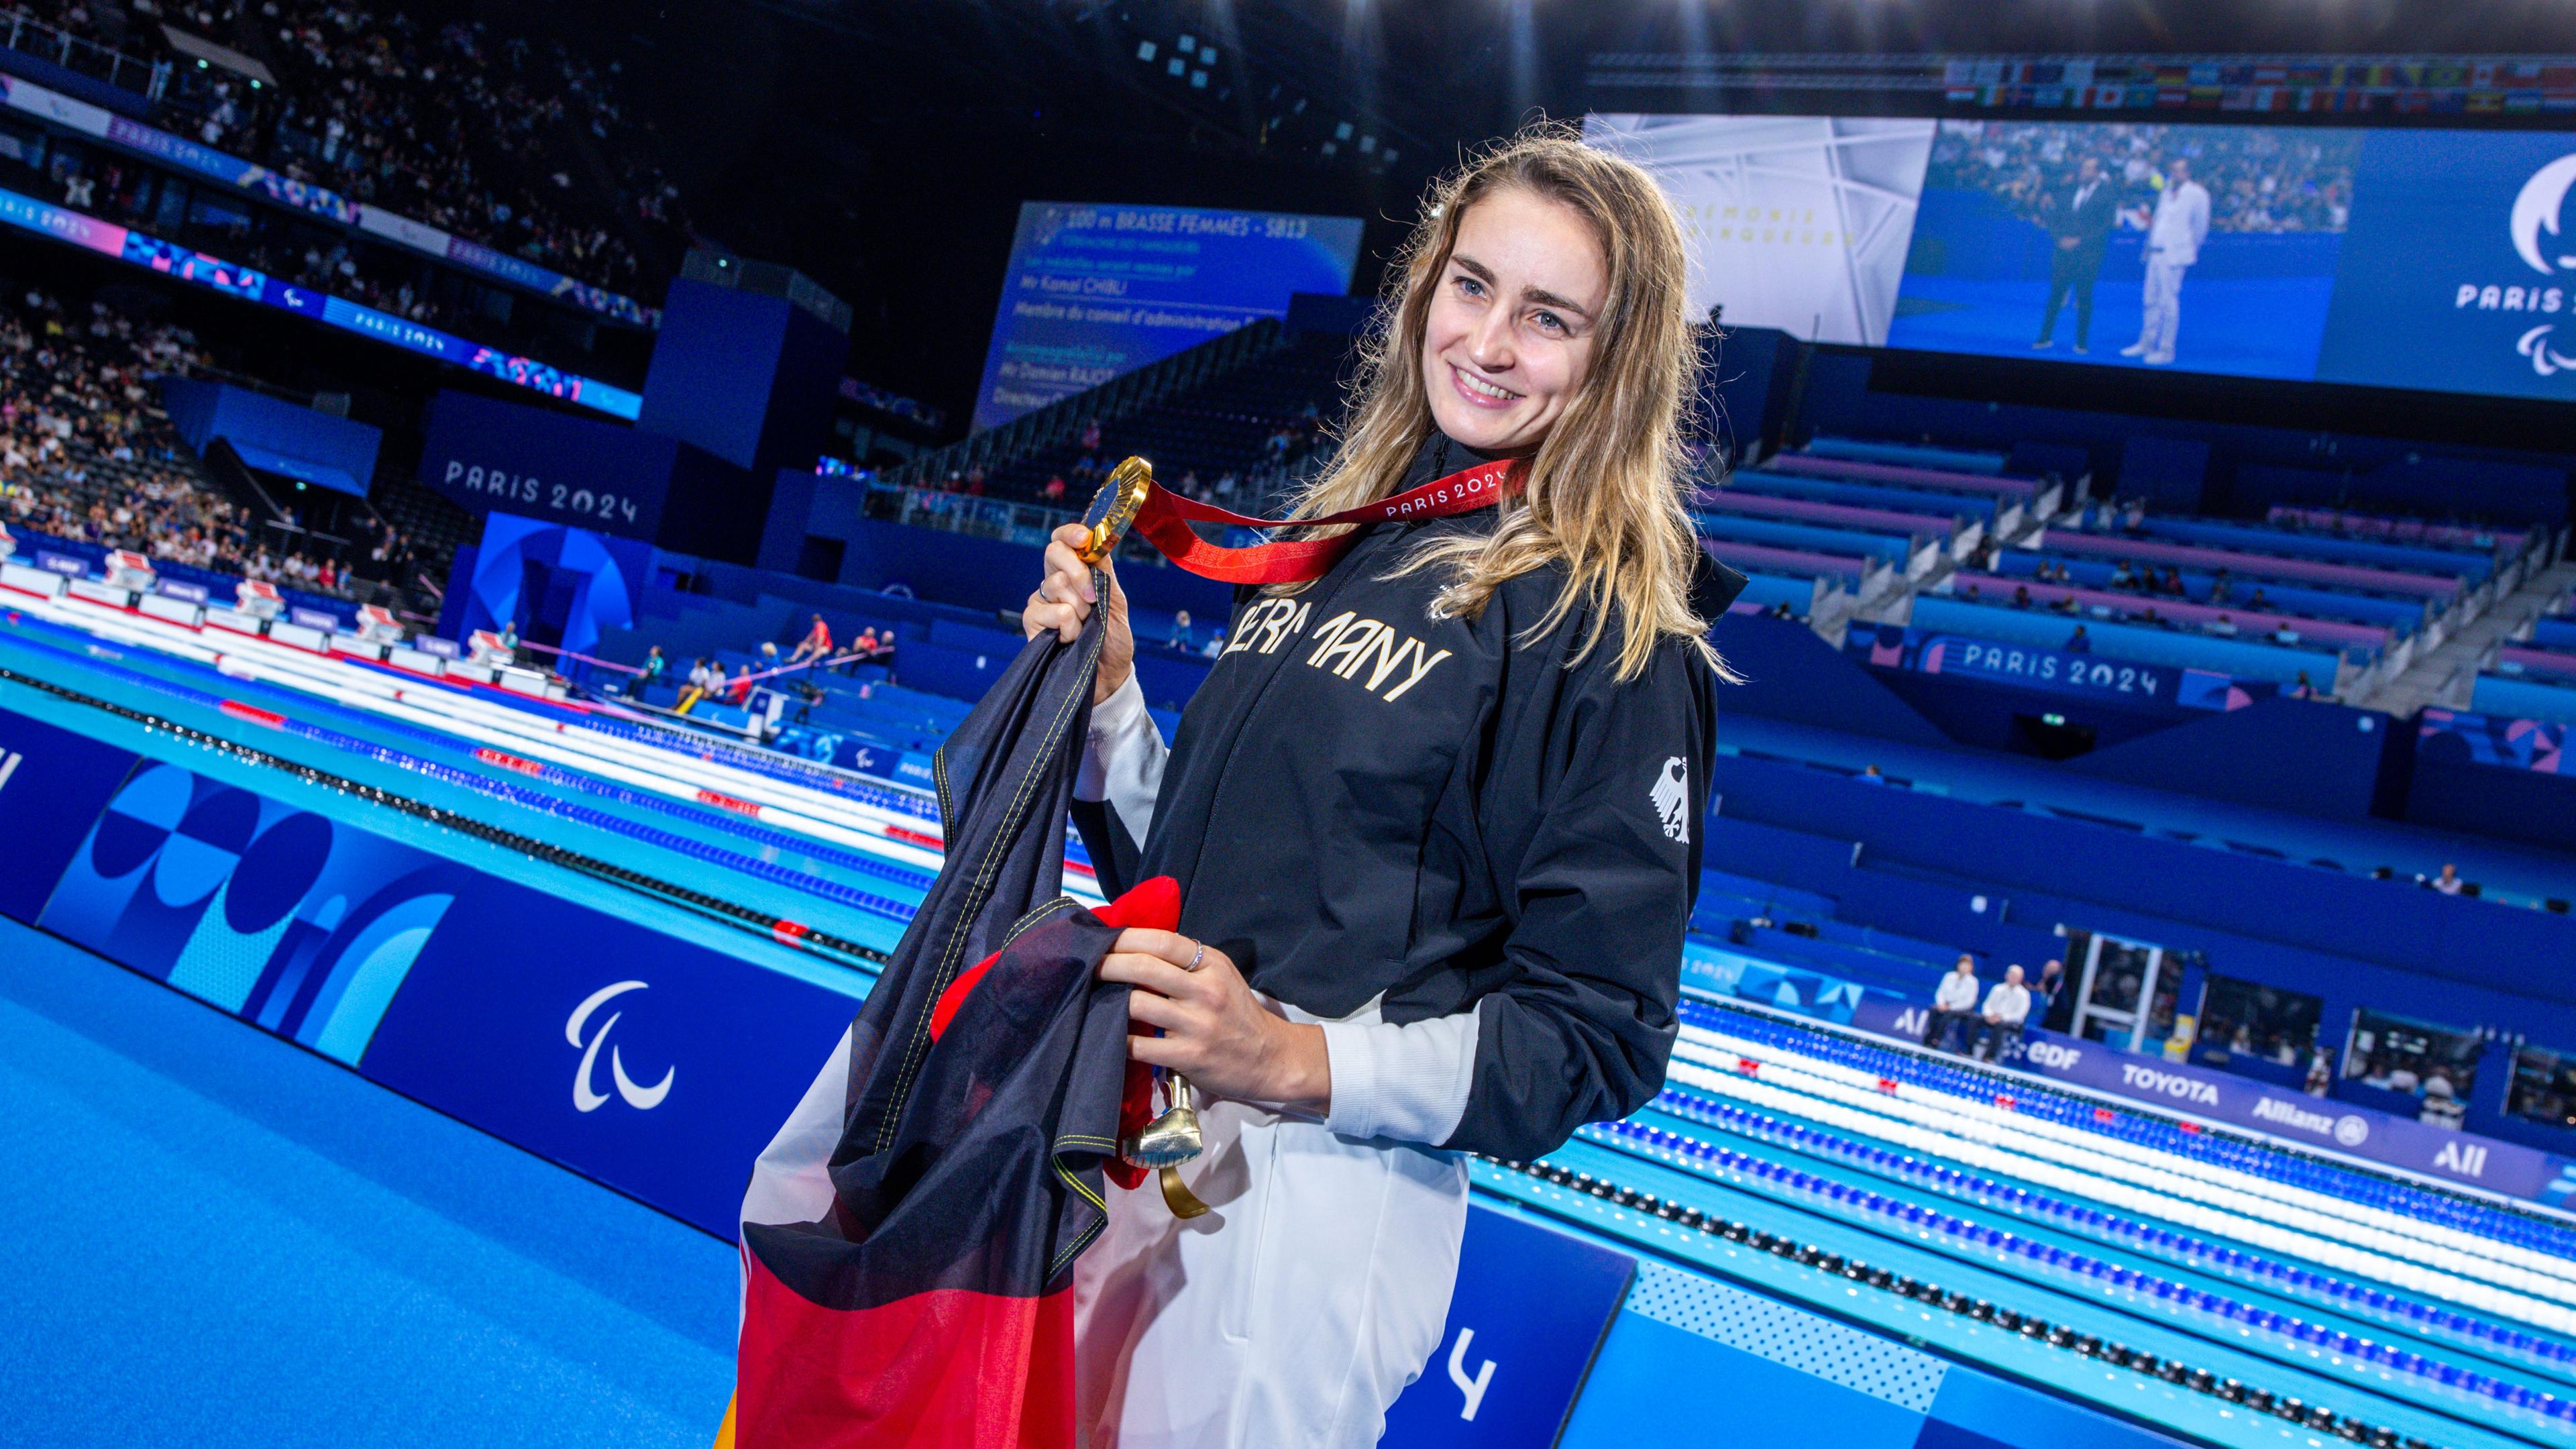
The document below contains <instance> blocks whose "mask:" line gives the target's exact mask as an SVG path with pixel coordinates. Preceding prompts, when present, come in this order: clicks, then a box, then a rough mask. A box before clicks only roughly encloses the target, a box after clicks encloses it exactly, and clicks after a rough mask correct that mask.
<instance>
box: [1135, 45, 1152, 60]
mask: <svg viewBox="0 0 2576 1449" xmlns="http://www.w3.org/2000/svg"><path fill="white" fill-rule="evenodd" d="M1136 58H1137V59H1138V60H1145V61H1150V60H1152V59H1153V58H1154V42H1152V41H1150V40H1140V41H1137V42H1136Z"/></svg>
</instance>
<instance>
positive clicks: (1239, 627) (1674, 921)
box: [1024, 128, 1742, 1449]
mask: <svg viewBox="0 0 2576 1449" xmlns="http://www.w3.org/2000/svg"><path fill="white" fill-rule="evenodd" d="M1683 267H1684V260H1683V249H1682V240H1681V234H1680V229H1679V227H1678V225H1677V224H1676V222H1675V220H1674V217H1673V213H1672V211H1671V209H1670V207H1669V206H1668V204H1667V203H1666V202H1665V200H1664V198H1663V196H1662V194H1661V193H1660V192H1658V191H1657V190H1656V188H1655V185H1654V183H1653V182H1652V181H1651V180H1650V179H1649V178H1648V177H1647V176H1646V174H1645V173H1644V172H1642V171H1640V170H1638V169H1637V168H1636V167H1634V166H1632V165H1630V164H1629V163H1627V162H1625V161H1622V160H1619V159H1617V158H1615V157H1612V156H1609V155H1606V154H1603V153H1601V152H1597V151H1593V150H1590V149H1588V148H1586V147H1584V146H1583V145H1582V144H1580V142H1579V141H1577V140H1575V139H1574V138H1573V137H1572V136H1571V135H1569V134H1567V133H1566V132H1564V131H1563V130H1561V129H1557V128H1548V129H1544V130H1539V131H1534V132H1531V133H1527V134H1524V135H1522V136H1520V137H1518V138H1516V139H1514V140H1512V141H1510V142H1508V143H1505V144H1502V145H1500V146H1498V147H1497V148H1495V149H1494V150H1492V151H1490V152H1489V153H1487V154H1485V155H1483V156H1482V157H1480V158H1478V159H1476V160H1475V161H1473V162H1472V163H1471V164H1469V165H1468V166H1467V167H1466V168H1465V169H1463V170H1462V171H1461V172H1460V173H1458V174H1457V175H1455V176H1452V177H1450V178H1449V179H1447V180H1446V181H1444V182H1443V183H1442V184H1441V185H1439V186H1438V187H1437V188H1435V190H1434V192H1433V194H1432V196H1431V197H1430V199H1429V203H1428V205H1427V207H1426V210H1425V214H1424V218H1423V220H1422V222H1421V223H1420V225H1419V226H1418V227H1417V228H1416V230H1415V233H1414V235H1413V238H1412V241H1411V243H1410V245H1409V246H1408V248H1407V250H1406V252H1405V253H1404V255H1403V257H1402V259H1401V262H1400V265H1399V266H1398V267H1397V269H1396V273H1395V276H1394V278H1393V279H1392V281H1391V283H1390V294H1391V295H1390V297H1389V306H1388V307H1387V308H1386V309H1385V315H1384V317H1383V318H1382V320H1381V323H1380V327H1379V330H1378V331H1377V333H1376V334H1375V335H1374V336H1373V338H1372V340H1371V343H1370V346H1369V348H1368V352H1367V354H1366V358H1365V363H1366V366H1365V369H1364V371H1363V373H1362V376H1361V380H1360V382H1359V385H1358V389H1357V392H1356V395H1355V397H1354V401H1353V412H1352V415H1351V418H1350V422H1349V426H1348V429H1347V434H1346V436H1345V439H1344V441H1343V445H1342V448H1341V452H1340V455H1339V459H1338V461H1337V462H1336V463H1335V464H1334V465H1333V467H1332V468H1331V469H1330V471H1328V472H1327V473H1326V474H1325V475H1324V476H1323V477H1321V478H1320V479H1319V480H1318V481H1317V482H1316V483H1315V484H1314V485H1313V487H1312V488H1311V489H1310V490H1309V491H1308V492H1307V494H1306V495H1305V496H1304V497H1303V498H1302V499H1301V500H1300V502H1299V505H1298V510H1297V511H1298V514H1299V515H1300V516H1307V517H1313V516H1317V515H1321V514H1325V513H1330V512H1333V511H1336V510H1339V509H1343V508H1348V507H1352V506H1355V505H1359V504H1363V503H1367V502H1371V501H1374V500H1377V499H1381V498H1385V497H1388V496H1390V495H1393V494H1395V493H1398V492H1401V491H1403V490H1405V489H1408V488H1411V487H1413V486H1415V485H1418V484H1421V483H1424V482H1427V481H1430V480H1435V479H1439V478H1442V477H1444V476H1446V475H1448V474H1451V473H1454V472H1458V471H1460V470H1463V469H1466V468H1468V467H1470V466H1473V465H1476V464H1478V463H1481V462H1487V461H1491V460H1493V459H1496V458H1503V457H1508V458H1512V459H1519V460H1525V463H1526V467H1525V469H1522V470H1519V471H1518V474H1517V481H1516V485H1515V487H1514V488H1513V489H1512V490H1511V493H1510V496H1508V497H1507V498H1506V499H1505V500H1504V501H1503V502H1502V503H1501V504H1500V505H1499V506H1497V507H1494V508H1487V509H1483V510H1480V511H1478V512H1476V513H1472V514H1467V515H1463V516H1458V517H1451V518H1445V519H1439V520H1433V521H1425V522H1406V523H1392V524H1378V525H1373V526H1370V527H1367V528H1365V529H1363V530H1362V531H1361V536H1360V537H1359V538H1358V539H1357V540H1356V542H1354V543H1353V544H1352V546H1351V547H1350V549H1349V551H1348V552H1347V553H1345V554H1344V555H1343V556H1342V557H1341V559H1340V560H1339V562H1338V563H1337V564H1335V565H1334V566H1333V568H1332V570H1331V572H1329V573H1328V574H1326V575H1325V576H1324V577H1322V578H1321V579H1318V580H1316V581H1315V582H1313V583H1311V584H1307V585H1303V586H1300V587H1295V588H1273V589H1271V590H1268V591H1265V592H1261V593H1249V594H1247V595H1246V596H1245V597H1243V598H1241V599H1240V600H1238V602H1237V605H1236V609H1235V613H1234V618H1233V620H1232V622H1231V623H1230V624H1229V625H1228V627H1227V629H1226V639H1227V641H1228V642H1227V645H1226V648H1225V651H1224V652H1223V654H1221V655H1220V656H1219V657H1218V659H1217V662H1216V665H1215V667H1214V668H1213V670H1211V672H1210V674H1209V676H1208V680H1207V683H1206V684H1205V685H1204V686H1203V687H1202V688H1201V689H1200V690H1199V692H1198V695H1197V696H1196V697H1195V698H1194V699H1193V700H1192V701H1191V702H1190V705H1189V708H1188V710H1187V712H1186V713H1185V714H1184V715H1183V716H1182V720H1181V727H1180V731H1179V734H1178V736H1177V737H1176V738H1175V739H1174V740H1173V742H1172V743H1171V745H1170V747H1169V748H1168V749H1167V748H1166V747H1165V745H1164V742H1163V740H1162V739H1161V737H1160V735H1159V734H1158V733H1157V730H1156V727H1155V725H1154V723H1153V721H1152V720H1151V718H1150V717H1148V716H1147V714H1146V712H1145V709H1144V705H1143V701H1142V698H1141V696H1140V695H1139V693H1138V690H1137V686H1136V684H1135V681H1134V678H1133V668H1132V660H1133V654H1134V645H1133V641H1132V640H1131V639H1130V637H1129V635H1128V631H1127V625H1126V617H1125V615H1126V605H1125V600H1124V598H1123V596H1122V595H1121V594H1120V593H1119V591H1118V587H1117V582H1116V580H1115V578H1114V577H1112V578H1111V579H1110V580H1109V589H1108V601H1107V603H1108V615H1107V620H1108V626H1109V630H1110V639H1109V641H1108V643H1107V645H1106V646H1105V647H1104V649H1103V651H1102V656H1101V665H1100V674H1099V683H1098V687H1097V707H1096V709H1095V711H1094V714H1093V717H1092V727H1091V739H1090V745H1089V755H1088V757H1087V759H1086V762H1085V765H1086V768H1085V771H1084V780H1083V783H1082V785H1081V787H1079V788H1078V789H1077V791H1076V794H1077V796H1078V797H1080V798H1081V799H1084V800H1088V801H1095V802H1097V804H1096V805H1095V806H1091V807H1087V808H1086V809H1085V810H1084V812H1083V815H1082V817H1081V818H1082V820H1083V823H1084V825H1085V833H1086V836H1088V837H1089V838H1090V839H1091V841H1092V845H1093V850H1092V853H1093V857H1094V861H1095V863H1096V864H1098V865H1100V866H1101V867H1102V871H1103V875H1104V880H1105V882H1106V883H1108V884H1123V883H1124V882H1125V881H1130V880H1136V879H1142V878H1144V877H1147V876H1151V875H1158V874H1160V875H1170V876H1173V877H1175V878H1176V879H1177V880H1178V881H1179V882H1180V884H1181V888H1182V898H1183V901H1184V907H1183V911H1182V918H1181V929H1180V930H1179V931H1178V932H1165V931H1128V932H1126V933H1124V934H1123V935H1122V936H1121V937H1120V939H1119V941H1118V943H1117V948H1116V950H1115V951H1114V952H1113V953H1112V954H1111V955H1110V956H1109V957H1108V958H1107V959H1106V960H1105V961H1104V962H1103V964H1102V966H1101V976H1102V978H1103V979H1104V980H1109V981H1120V982H1127V983H1130V984H1132V985H1133V986H1134V987H1135V990H1134V993H1133V998H1132V1005H1131V1008H1130V1011H1131V1014H1132V1017H1133V1019H1134V1020H1135V1022H1136V1023H1137V1024H1138V1026H1139V1034H1138V1035H1136V1036H1135V1037H1133V1038H1131V1050H1132V1051H1133V1052H1134V1054H1135V1055H1136V1056H1137V1057H1139V1058H1141V1059H1144V1060H1146V1061H1150V1062H1154V1063H1157V1064H1159V1065H1163V1066H1168V1067H1171V1068H1174V1069H1176V1070H1178V1071H1181V1072H1185V1073H1187V1074H1188V1076H1189V1078H1190V1079H1191V1081H1192V1082H1194V1083H1195V1084H1196V1086H1197V1088H1198V1089H1199V1092H1200V1094H1201V1098H1202V1106H1203V1111H1202V1114H1201V1115H1202V1120H1203V1122H1204V1123H1205V1126H1206V1129H1207V1137H1208V1150H1207V1151H1206V1153H1205V1154H1204V1155H1203V1156H1202V1157H1200V1158H1199V1160H1198V1161H1197V1162H1195V1163H1193V1164H1191V1165H1190V1167H1188V1168H1187V1169H1185V1171H1184V1175H1185V1177H1186V1179H1187V1181H1188V1183H1189V1185H1190V1187H1191V1189H1192V1191H1193V1192H1195V1193H1196V1194H1197V1196H1198V1197H1199V1198H1201V1199H1203V1200H1204V1201H1205V1202H1207V1203H1208V1204H1209V1205H1210V1207H1211V1208H1212V1209H1213V1211H1211V1212H1209V1213H1208V1214H1207V1215H1206V1216H1204V1217H1198V1218H1194V1219H1190V1220H1186V1221H1184V1220H1181V1219H1178V1218H1176V1217H1174V1216H1173V1214H1172V1213H1171V1211H1170V1210H1169V1209H1168V1208H1167V1207H1166V1206H1165V1204H1164V1201H1163V1199H1162V1197H1161V1196H1160V1194H1159V1193H1157V1192H1156V1191H1155V1190H1154V1187H1153V1186H1152V1185H1151V1184H1150V1183H1149V1184H1148V1185H1147V1187H1146V1188H1145V1189H1144V1190H1142V1191H1140V1192H1136V1193H1123V1194H1116V1195H1114V1196H1113V1198H1112V1201H1111V1205H1110V1221H1109V1225H1108V1227H1107V1229H1106V1230H1105V1231H1104V1233H1103V1235H1102V1237H1101V1240H1100V1241H1099V1242H1098V1243H1097V1244H1095V1245H1094V1246H1093V1247H1092V1248H1091V1249H1090V1251H1089V1252H1088V1253H1087V1254H1086V1255H1085V1256H1084V1257H1083V1259H1082V1260H1081V1262H1080V1264H1079V1266H1078V1267H1077V1270H1076V1282H1075V1295H1076V1309H1075V1312H1076V1324H1077V1326H1076V1335H1077V1342H1078V1344H1079V1352H1078V1355H1077V1357H1078V1372H1079V1378H1080V1383H1079V1390H1080V1394H1081V1414H1082V1422H1083V1424H1084V1425H1085V1428H1086V1434H1087V1442H1088V1443H1090V1444H1091V1445H1093V1446H1096V1449H1106V1446H1110V1445H1118V1446H1124V1449H1148V1446H1173V1449H1183V1446H1189V1449H1195V1446H1209V1449H1217V1446H1236V1445H1246V1446H1249V1445H1259V1446H1265V1449H1267V1446H1288V1445H1364V1444H1373V1443H1375V1442H1376V1441H1377V1438H1378V1434H1379V1431H1380V1429H1381V1428H1382V1427H1383V1424H1384V1421H1385V1414H1386V1410H1387V1407H1388V1405H1390V1404H1391V1403H1392V1402H1393V1401H1394V1399H1395V1397H1396V1395H1397V1394H1398V1393H1399V1392H1400V1391H1402V1390H1403V1388H1404V1386H1405V1385H1406V1384H1408V1383H1410V1382H1411V1381H1412V1380H1413V1379H1414V1378H1415V1377H1416V1376H1417V1375H1419V1374H1420V1373H1421V1371H1422V1366H1423V1363H1424V1361H1425V1360H1426V1358H1427V1357H1428V1356H1429V1355H1430V1353H1431V1352H1432V1350H1433V1349H1434V1348H1435V1347H1437V1345H1438V1342H1439V1339H1440V1335H1441V1329H1442V1324H1443V1321H1444V1319H1445V1317H1446V1315H1447V1312H1448V1303H1449V1295H1450V1290H1451V1287H1452V1284H1453V1282H1454V1280H1455V1277H1456V1273H1457V1264H1458V1249H1459V1239H1460V1234H1461V1232H1462V1231H1463V1229H1464V1226H1465V1222H1466V1214H1467V1166H1466V1159H1465V1157H1464V1156H1463V1155H1462V1154H1464V1153H1469V1152H1478V1153H1486V1154H1490V1155H1493V1156H1496V1157H1501V1158H1512V1159H1524V1160H1525V1159H1529V1158H1533V1157H1536V1156H1538V1155H1540V1154H1542V1153H1545V1152H1548V1151H1550V1150H1552V1149H1554V1148H1555V1147H1557V1146H1558V1145H1559V1144H1561V1143H1563V1142H1564V1141H1565V1140H1566V1138H1567V1136H1568V1135H1569V1134H1570V1133H1571V1132H1573V1130H1574V1129H1575V1128H1576V1127H1577V1126H1579V1125H1580V1124H1582V1123H1585V1122H1592V1121H1600V1120H1605V1119H1610V1118H1616V1117H1621V1116H1624V1115H1626V1114H1627V1113H1629V1112H1631V1111H1633V1110H1635V1109H1636V1108H1637V1107H1638V1106H1640V1105H1641V1104H1643V1103H1644V1102H1645V1101H1646V1100H1647V1099H1648V1098H1650V1097H1652V1096H1653V1095H1654V1094H1655V1092H1656V1091H1657V1090H1658V1089H1659V1088H1660V1087H1661V1086H1662V1084H1663V1079H1664V1067H1665V1062H1666V1060H1667V1057H1668V1055H1669V1053H1670V1051H1671V1049H1672V1043H1673V1038H1674V1032H1675V1026H1674V1002H1675V998H1676V996H1677V994H1678V989H1679V974H1680V960H1681V942H1682V932H1683V928H1684V926H1685V924H1686V923H1687V922H1688V921H1689V919H1690V911H1691V901H1692V897H1693V894H1694V892H1695V889H1696V886H1697V884H1698V879H1699V847H1700V823H1701V822H1700V811H1701V807H1702V803H1703V800H1704V797H1705V792H1706V780H1707V765H1708V757H1709V751H1710V747H1711V740H1712V734H1713V730H1714V725H1715V715H1716V703H1715V686H1716V685H1717V683H1718V681H1719V679H1720V678H1721V674H1722V669H1723V666H1722V665H1721V664H1720V663H1719V661H1718V660H1717V658H1716V656H1715V655H1714V654H1713V653H1711V651H1710V649H1709V647H1708V645H1707V643H1706V642H1705V641H1704V639H1703V635H1704V633H1705V631H1706V627H1707V625H1706V622H1705V621H1706V618H1707V617H1708V615H1709V614H1711V613H1713V612H1715V611H1718V610H1722V609H1723V608H1724V607H1725V602H1726V600H1727V599H1728V598H1730V597H1731V596H1732V589H1731V588H1729V587H1728V583H1729V582H1731V583H1732V584H1733V586H1734V587H1741V583H1742V581H1741V579H1740V578H1737V579H1731V580H1729V579H1728V578H1727V577H1726V576H1724V575H1723V574H1722V573H1712V571H1711V568H1710V566H1708V565H1706V564H1705V562H1704V559H1703V555H1702V554H1701V552H1700V550H1699V549H1698V548H1697V546H1696V545H1695V543H1694V542H1693V539H1692V536H1691V530H1690V524H1689V519H1688V517H1687V515H1686V514H1685V513H1684V512H1683V509H1682V501H1681V495H1680V486H1679V484H1678V483H1677V481H1676V480H1677V476H1678V471H1677V466H1676V460H1677V458H1678V456H1679V453H1678V437H1677V433H1678V426H1679V422H1680V418H1681V412H1682V407H1683V400H1684V399H1685V398H1686V397H1688V396H1689V391H1688V389H1689V385H1690V382H1691V373H1692V362H1693V358H1694V356H1695V352H1694V340H1693V336H1692V331H1691V325H1690V320H1689V318H1688V317H1687V315H1686V313H1685V309H1684V303H1683V280H1684V278H1683ZM1075 541H1076V535H1075V534H1074V533H1071V532H1068V533H1060V534H1059V535H1058V541H1057V542H1056V543H1055V544H1054V545H1053V546H1051V547H1050V548H1049V549H1048V551H1047V574H1046V577H1045V580H1044V582H1043V583H1042V584H1041V586H1040V587H1039V589H1038V591H1037V592H1036V593H1035V594H1032V595H1031V596H1030V599H1029V603H1028V607H1027V610H1026V613H1025V615H1024V623H1025V626H1026V627H1027V629H1028V631H1029V632H1030V634H1032V635H1035V634H1036V633H1038V632H1039V631H1041V630H1047V629H1054V630H1057V631H1060V632H1061V633H1063V634H1064V635H1065V636H1066V637H1068V638H1070V637H1071V636H1072V634H1073V633H1074V632H1075V631H1077V630H1078V629H1079V628H1080V627H1081V624H1082V622H1083V620H1084V619H1085V618H1086V617H1087V615H1088V614H1089V611H1090V610H1091V609H1092V608H1093V607H1094V606H1095V604H1097V603H1098V600H1096V599H1095V598H1094V597H1093V594H1092V585H1091V575H1090V571H1089V569H1088V568H1087V567H1085V566H1084V565H1083V564H1081V563H1080V562H1079V560H1077V559H1076V557H1075V556H1074V554H1073V551H1072V547H1071V544H1072V543H1073V542H1075ZM1695 577H1696V578H1697V579H1698V581H1699V583H1700V585H1701V587H1700V589H1699V591H1698V593H1697V595H1696V597H1695V596H1694V588H1693V585H1694V579H1695ZM1145 1028H1154V1029H1158V1030H1159V1033H1160V1034H1159V1035H1156V1034H1153V1032H1150V1031H1146V1030H1144V1029H1145Z"/></svg>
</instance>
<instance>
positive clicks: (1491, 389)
mask: <svg viewBox="0 0 2576 1449" xmlns="http://www.w3.org/2000/svg"><path fill="white" fill-rule="evenodd" d="M1449 376H1450V378H1451V379H1452V381H1453V385H1454V386H1456V388H1457V389H1458V395H1459V396H1460V397H1462V398H1465V399H1466V400H1467V401H1468V402H1470V403H1473V404H1475V405H1476V406H1477V407H1480V408H1495V409H1500V408H1507V407H1510V406H1511V405H1512V404H1514V403H1516V402H1519V401H1520V400H1521V395H1520V394H1519V393H1516V392H1513V391H1512V390H1511V389H1509V388H1506V387H1498V386H1496V385H1495V384H1493V383H1490V382H1487V381H1485V380H1484V379H1483V378H1481V377H1478V376H1476V375H1475V374H1473V373H1471V372H1468V371H1467V370H1466V369H1464V368H1462V367H1459V366H1458V365H1456V364H1455V363H1452V364H1451V365H1450V367H1449Z"/></svg>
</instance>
